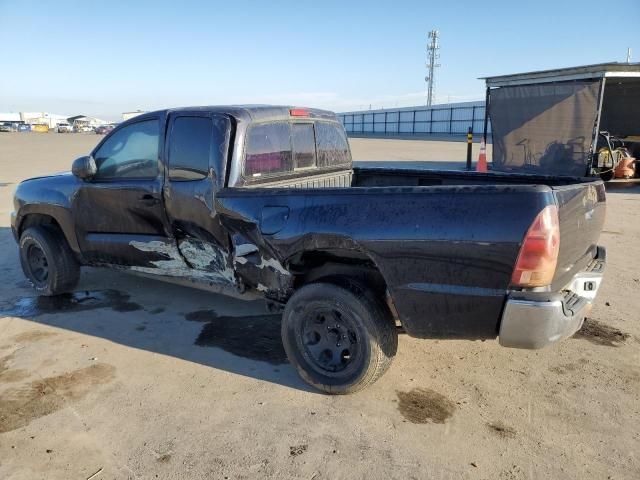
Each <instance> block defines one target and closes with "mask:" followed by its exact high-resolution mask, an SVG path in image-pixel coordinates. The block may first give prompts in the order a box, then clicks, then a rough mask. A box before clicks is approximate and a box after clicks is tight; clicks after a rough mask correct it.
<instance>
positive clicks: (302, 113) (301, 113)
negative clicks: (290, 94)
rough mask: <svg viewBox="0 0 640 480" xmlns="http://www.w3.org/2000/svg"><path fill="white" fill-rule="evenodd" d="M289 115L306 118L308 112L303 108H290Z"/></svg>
mask: <svg viewBox="0 0 640 480" xmlns="http://www.w3.org/2000/svg"><path fill="white" fill-rule="evenodd" d="M289 115H291V116H292V117H308V116H309V110H305V109H304V108H292V109H291V110H289Z"/></svg>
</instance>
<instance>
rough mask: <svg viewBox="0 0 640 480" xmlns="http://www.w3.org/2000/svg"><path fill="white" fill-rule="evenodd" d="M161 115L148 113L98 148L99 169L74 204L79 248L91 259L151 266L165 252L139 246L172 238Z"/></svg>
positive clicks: (95, 154) (97, 163)
mask: <svg viewBox="0 0 640 480" xmlns="http://www.w3.org/2000/svg"><path fill="white" fill-rule="evenodd" d="M161 120H162V119H161V118H160V117H159V116H158V117H148V116H145V117H144V118H142V119H140V121H137V122H135V123H132V124H129V125H126V126H123V127H121V128H119V129H117V130H115V131H114V132H113V133H111V134H110V135H109V136H108V137H107V138H106V139H105V140H104V141H103V142H102V143H101V144H100V145H99V146H98V147H97V148H96V150H95V151H94V152H93V157H94V159H95V162H96V166H97V173H96V175H95V176H94V177H93V178H92V179H91V181H87V182H83V183H82V186H81V187H80V188H79V190H78V194H77V196H76V198H75V199H74V206H73V211H74V215H75V223H76V230H77V232H78V238H79V242H80V248H81V250H82V253H83V255H84V256H85V257H86V258H87V260H89V261H90V262H92V263H109V264H117V265H126V266H145V267H147V266H153V263H152V262H153V261H158V260H159V259H162V258H164V257H163V255H162V253H159V252H158V249H155V250H154V249H152V248H144V247H143V248H142V249H141V248H138V246H139V245H161V244H164V243H166V242H167V241H168V238H167V237H168V231H167V228H166V217H165V213H164V205H163V202H162V194H161V193H162V183H163V172H162V168H161V166H160V162H159V158H160V148H161V145H162V142H161V135H160V132H161V125H162V123H163V122H162V121H161ZM157 242H160V243H157ZM160 250H162V248H160Z"/></svg>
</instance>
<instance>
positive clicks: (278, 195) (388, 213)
mask: <svg viewBox="0 0 640 480" xmlns="http://www.w3.org/2000/svg"><path fill="white" fill-rule="evenodd" d="M554 201H555V200H554V196H553V192H552V189H551V188H550V187H548V186H532V185H491V186H478V185H474V186H436V187H376V188H334V189H326V188H325V189H293V190H292V189H277V188H248V189H247V188H238V189H234V188H229V189H223V190H221V191H220V192H219V193H218V196H217V198H216V203H217V205H216V209H217V211H218V212H220V214H221V216H222V219H223V222H224V223H225V225H227V227H228V228H229V229H230V230H231V233H232V235H236V236H238V237H243V238H244V239H245V240H244V242H246V243H253V244H255V245H257V247H258V249H259V250H260V254H261V255H265V256H267V257H269V258H271V257H274V260H276V261H277V262H278V264H279V265H282V266H284V267H285V268H286V267H287V265H288V263H289V262H290V260H291V259H292V258H294V257H296V256H297V257H299V255H300V254H301V253H303V252H306V251H325V252H329V253H331V252H345V251H353V252H357V255H354V256H359V257H362V256H366V257H367V258H368V259H370V260H371V261H372V262H373V263H374V264H375V266H376V267H377V268H378V270H379V271H380V273H381V274H382V276H383V278H384V280H385V282H386V286H387V290H388V291H389V293H390V295H391V298H392V300H393V302H394V305H395V307H396V309H397V311H398V314H399V317H400V320H401V321H402V324H403V326H404V328H405V330H406V331H407V332H408V333H409V334H410V335H412V336H417V337H448V338H494V337H495V336H496V335H497V332H498V328H499V318H500V314H501V311H502V308H503V304H504V300H505V296H506V293H507V289H508V286H509V281H510V277H511V273H512V270H513V266H514V263H515V261H516V258H517V255H518V252H519V247H520V242H521V241H522V238H523V236H524V234H525V233H526V231H527V229H528V227H529V225H530V224H531V222H532V221H533V219H534V218H535V216H536V215H537V214H538V212H540V210H541V209H542V208H544V207H545V206H546V205H548V204H551V203H554ZM258 243H261V244H262V245H258ZM267 287H269V286H268V285H267Z"/></svg>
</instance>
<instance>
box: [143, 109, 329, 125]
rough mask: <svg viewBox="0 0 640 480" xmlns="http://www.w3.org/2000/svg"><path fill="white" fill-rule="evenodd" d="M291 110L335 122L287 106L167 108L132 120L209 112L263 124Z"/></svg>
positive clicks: (322, 113) (325, 114) (317, 111)
mask: <svg viewBox="0 0 640 480" xmlns="http://www.w3.org/2000/svg"><path fill="white" fill-rule="evenodd" d="M292 109H302V110H306V111H307V112H309V116H308V117H300V118H322V119H326V120H334V121H337V120H338V119H337V117H336V114H335V113H333V112H330V111H329V110H321V109H319V108H307V107H297V106H288V105H209V106H195V107H179V108H167V109H163V110H156V111H155V112H149V113H144V114H141V115H138V116H136V117H133V118H132V119H131V120H134V119H138V120H140V119H142V118H144V117H147V116H153V115H154V114H156V115H157V114H158V113H163V114H170V113H180V112H194V111H200V112H211V113H223V114H227V115H231V116H233V117H236V118H239V119H240V118H242V119H245V120H247V121H252V122H263V121H269V120H285V119H286V120H288V119H290V118H296V117H292V116H291V113H290V111H291V110H292Z"/></svg>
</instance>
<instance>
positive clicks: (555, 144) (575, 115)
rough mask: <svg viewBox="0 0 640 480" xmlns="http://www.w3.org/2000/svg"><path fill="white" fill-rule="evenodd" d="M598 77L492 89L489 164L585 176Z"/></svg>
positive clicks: (542, 172) (504, 168)
mask: <svg viewBox="0 0 640 480" xmlns="http://www.w3.org/2000/svg"><path fill="white" fill-rule="evenodd" d="M599 87H600V81H599V80H595V81H588V80H587V81H572V82H558V83H546V84H540V85H522V86H513V87H500V88H496V89H492V90H491V99H490V103H489V117H490V119H491V128H492V131H493V169H494V170H502V171H514V170H519V171H522V170H526V171H530V172H531V173H534V172H535V173H540V174H545V175H575V176H584V175H586V173H587V165H588V163H589V150H590V148H591V141H592V135H593V128H594V125H595V121H596V113H597V110H598V105H597V103H598V90H599Z"/></svg>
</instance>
